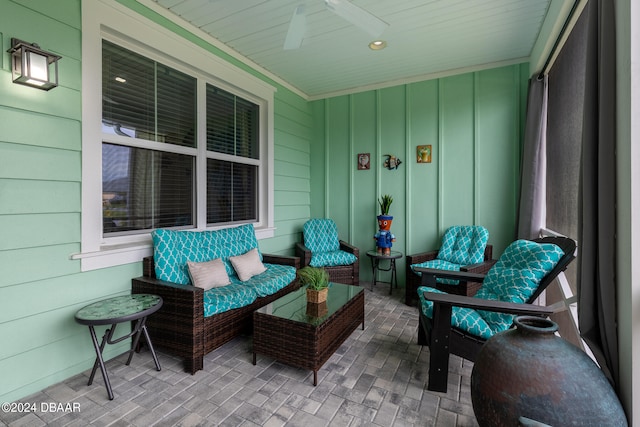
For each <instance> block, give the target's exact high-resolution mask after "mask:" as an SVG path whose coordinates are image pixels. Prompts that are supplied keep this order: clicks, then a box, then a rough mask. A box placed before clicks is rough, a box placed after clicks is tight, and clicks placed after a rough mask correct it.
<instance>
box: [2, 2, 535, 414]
mask: <svg viewBox="0 0 640 427" xmlns="http://www.w3.org/2000/svg"><path fill="white" fill-rule="evenodd" d="M120 3H122V4H124V5H125V6H127V7H129V8H131V9H132V10H134V11H135V12H136V13H139V14H141V15H143V16H145V17H147V18H149V19H151V20H153V21H155V22H157V23H160V24H161V25H163V26H165V27H166V28H169V29H171V30H172V31H175V32H176V33H177V34H180V35H181V36H183V37H185V38H186V39H188V40H191V41H193V42H194V43H197V44H199V45H200V46H203V47H204V48H206V49H208V50H210V51H211V52H212V53H214V54H216V55H218V56H220V57H223V58H225V59H226V60H228V61H229V62H231V63H233V64H234V65H236V66H238V67H239V68H242V69H243V70H245V71H248V72H250V73H252V74H254V75H256V76H259V77H260V78H262V79H264V80H265V81H268V82H270V83H271V84H273V85H274V86H276V87H277V89H278V90H277V92H276V95H275V117H274V120H275V132H274V136H275V153H274V154H275V225H276V227H277V230H276V236H275V237H274V238H272V239H268V240H262V241H260V246H261V249H262V250H263V251H265V252H275V253H282V254H292V253H293V245H294V243H295V242H297V241H298V240H299V239H300V232H301V229H302V224H303V223H304V221H306V219H308V218H309V217H317V216H331V217H333V218H335V219H336V221H337V223H338V226H339V228H340V232H341V237H342V238H345V239H348V240H351V241H353V242H355V243H356V244H357V245H358V246H359V247H360V248H361V249H362V250H363V251H365V250H366V249H369V248H373V234H374V232H375V227H376V221H375V214H376V213H377V204H376V198H377V197H378V195H380V194H382V193H391V194H393V195H394V197H395V202H394V205H393V206H392V213H393V214H394V215H395V216H396V220H395V222H394V226H393V230H394V233H395V234H396V237H397V242H396V243H395V246H394V247H395V248H396V249H399V250H401V251H403V252H405V253H407V252H417V251H419V250H423V249H428V248H432V247H434V246H435V245H437V242H438V237H439V234H440V232H441V230H442V229H443V228H444V227H446V226H447V225H450V224H452V223H455V222H470V223H473V222H475V223H482V224H485V225H487V226H488V227H489V230H490V232H491V236H492V237H491V241H492V243H494V244H495V245H496V247H497V249H498V250H499V251H500V250H501V249H502V248H503V247H504V246H505V244H506V242H508V241H509V240H511V238H512V235H513V228H514V218H515V210H516V198H517V197H516V196H517V191H516V189H517V182H518V160H517V159H518V154H519V146H520V143H519V141H520V134H521V130H520V126H521V119H522V116H523V113H522V112H523V109H522V105H523V102H524V100H523V95H522V93H523V92H522V87H523V85H525V83H526V78H525V77H524V72H523V69H524V68H525V67H523V66H513V67H506V68H501V69H496V70H489V71H483V72H479V73H473V74H466V75H461V76H455V77H449V78H444V79H439V80H432V81H426V82H421V83H415V84H410V85H404V86H397V87H393V88H389V89H383V90H378V91H369V92H364V93H359V94H356V95H350V96H343V97H337V98H332V99H327V100H324V101H315V102H307V101H305V100H304V99H302V98H301V97H299V96H297V95H296V94H294V93H293V92H291V91H289V90H288V89H287V88H285V87H283V86H281V85H279V84H277V83H276V82H273V81H271V80H269V79H268V78H267V77H264V76H262V75H260V73H259V72H257V71H255V70H251V69H250V68H249V67H248V66H246V65H244V64H242V63H240V62H239V61H237V60H235V59H233V58H230V57H228V56H227V55H226V54H224V53H222V52H220V51H219V50H217V49H216V48H215V47H213V46H210V45H207V44H206V43H204V42H203V41H202V40H199V39H197V38H196V37H195V36H193V35H192V34H190V33H188V32H186V31H184V30H181V29H180V28H176V27H175V25H174V24H172V23H170V22H167V21H166V20H164V19H163V18H161V17H159V16H157V15H155V14H154V13H153V12H151V11H150V10H148V9H147V8H145V7H144V6H142V5H140V4H139V3H137V2H135V1H134V0H120ZM11 37H18V38H21V39H24V40H27V41H34V42H38V43H40V44H41V46H42V47H43V48H45V49H49V50H52V51H54V52H56V53H58V54H60V55H62V56H63V59H62V60H61V61H60V87H58V88H56V89H54V90H52V91H50V92H43V91H39V90H36V89H32V88H28V87H24V86H20V85H15V84H13V83H11V76H10V74H11V73H10V65H9V55H8V53H6V50H7V49H8V48H9V44H10V39H11ZM0 41H1V42H2V54H1V55H0V236H2V239H0V266H1V267H2V275H0V338H1V340H2V345H0V378H2V381H0V401H13V400H18V399H20V398H22V397H25V396H27V395H29V394H31V393H33V392H36V391H38V390H41V389H42V388H44V387H46V386H48V385H50V384H53V383H56V382H59V381H61V380H63V379H66V378H68V377H69V376H72V375H74V374H77V373H79V372H82V371H85V370H87V369H90V367H91V365H92V363H93V357H94V354H93V350H92V347H91V345H90V342H89V334H88V332H87V330H86V328H85V327H81V326H80V325H77V324H76V323H75V322H74V320H73V315H74V313H75V312H76V311H77V310H78V309H79V308H80V307H82V306H84V305H86V304H88V303H90V302H93V301H95V300H97V299H102V298H105V297H109V296H115V295H120V294H125V293H127V292H129V290H130V279H131V278H132V277H135V276H138V275H140V274H141V270H142V269H141V264H140V263H134V264H128V265H123V266H120V267H116V268H109V269H102V270H96V271H92V272H86V273H81V272H80V262H79V261H77V260H75V261H74V260H70V259H69V255H70V254H72V253H77V252H80V240H81V235H80V221H81V168H82V164H81V150H82V141H81V125H82V124H81V108H82V105H81V98H82V94H81V84H80V82H81V61H82V58H81V41H82V33H81V1H80V0H56V1H55V2H47V1H35V0H0ZM419 144H432V145H433V147H434V152H433V154H434V155H433V163H431V164H427V165H425V164H416V163H415V158H414V157H415V146H416V145H419ZM361 152H370V153H371V154H372V162H371V166H372V167H371V169H370V170H368V171H358V170H357V167H356V160H355V159H356V154H357V153H361ZM388 153H389V154H394V155H397V156H398V157H400V159H402V161H403V163H402V165H401V166H400V168H399V169H398V170H394V171H389V170H383V169H382V167H381V165H382V161H383V158H384V154H388ZM403 267H404V264H403V262H402V261H401V262H400V263H399V269H400V270H402V269H403ZM361 274H362V277H363V279H364V280H368V279H370V273H369V264H368V261H367V260H366V259H365V260H363V262H362V272H361ZM402 276H403V274H402V273H401V283H402V281H403V277H402ZM127 347H128V344H127V343H122V344H121V345H119V346H112V347H110V348H109V349H108V356H113V355H115V354H118V353H121V352H123V351H125V350H126V349H127Z"/></svg>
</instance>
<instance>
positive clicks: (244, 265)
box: [229, 248, 267, 282]
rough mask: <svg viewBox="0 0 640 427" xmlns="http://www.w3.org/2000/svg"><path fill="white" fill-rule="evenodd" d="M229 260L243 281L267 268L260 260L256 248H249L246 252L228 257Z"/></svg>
mask: <svg viewBox="0 0 640 427" xmlns="http://www.w3.org/2000/svg"><path fill="white" fill-rule="evenodd" d="M229 261H231V265H233V268H234V269H235V270H236V273H237V274H238V277H239V278H240V280H242V281H243V282H246V281H247V280H249V279H251V278H252V277H253V276H255V275H257V274H260V273H264V272H265V271H267V268H266V267H265V266H264V264H263V263H262V261H260V255H259V254H258V249H256V248H253V249H251V250H250V251H249V252H247V253H246V254H243V255H238V256H232V257H229Z"/></svg>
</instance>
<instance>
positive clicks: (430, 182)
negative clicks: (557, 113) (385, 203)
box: [311, 64, 528, 283]
mask: <svg viewBox="0 0 640 427" xmlns="http://www.w3.org/2000/svg"><path fill="white" fill-rule="evenodd" d="M527 73H528V65H527V64H521V65H514V66H508V67H503V68H497V69H491V70H486V71H480V72H475V73H468V74H462V75H456V76H451V77H446V78H441V79H436V80H429V81H424V82H419V83H412V84H408V85H402V86H396V87H391V88H387V89H381V90H375V91H369V92H363V93H358V94H355V95H345V96H340V97H335V98H330V99H325V100H319V101H314V102H313V111H314V119H315V129H316V131H317V132H316V133H315V134H314V138H315V139H314V146H313V148H312V152H313V154H314V157H313V159H314V161H313V163H312V166H311V174H312V177H313V179H312V180H311V183H312V187H311V190H312V191H311V192H312V208H311V214H312V216H329V217H332V218H334V219H335V221H336V223H337V224H338V229H339V232H340V237H341V238H343V239H348V240H349V241H351V242H353V243H354V244H356V245H357V246H358V247H359V248H360V250H361V252H362V253H363V254H364V252H366V251H367V250H369V249H373V248H374V247H375V243H374V241H373V235H374V233H375V231H376V229H377V222H376V218H375V216H376V215H377V214H378V205H377V203H376V200H377V198H378V197H379V196H380V195H382V194H387V193H389V194H391V195H393V197H394V202H393V205H392V207H391V214H393V216H394V222H393V226H392V231H393V233H394V234H395V236H396V242H395V243H394V246H393V247H394V249H396V250H399V251H402V252H403V253H404V254H407V253H417V252H421V251H424V250H429V249H435V248H437V247H438V245H439V241H440V236H441V235H442V232H443V231H444V229H445V228H446V227H448V226H450V225H454V224H481V225H484V226H486V227H487V228H488V229H489V233H490V243H492V244H493V245H494V248H495V254H496V256H498V255H499V254H500V253H501V252H502V251H503V250H504V248H505V247H506V245H507V244H508V243H509V242H511V241H512V240H513V239H514V237H515V221H516V214H517V204H518V187H519V156H520V147H521V139H522V127H523V120H524V108H525V102H526V86H527ZM424 144H431V145H432V148H433V156H432V163H429V164H425V163H417V162H416V146H418V145H424ZM358 153H370V154H371V169H369V170H358V169H357V155H358ZM386 154H392V155H394V156H397V157H399V158H400V159H401V160H402V162H403V163H402V164H401V165H400V167H399V168H398V169H396V170H388V169H385V168H384V167H383V163H384V159H385V155H386ZM404 268H405V265H404V260H400V261H399V262H398V272H399V277H400V283H403V281H404ZM360 274H361V278H362V279H363V280H370V279H371V273H370V264H369V260H368V259H367V258H366V257H363V261H362V263H361V271H360Z"/></svg>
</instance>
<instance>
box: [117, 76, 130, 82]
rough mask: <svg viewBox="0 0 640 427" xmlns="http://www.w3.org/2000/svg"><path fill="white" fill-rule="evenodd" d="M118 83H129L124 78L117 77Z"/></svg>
mask: <svg viewBox="0 0 640 427" xmlns="http://www.w3.org/2000/svg"><path fill="white" fill-rule="evenodd" d="M116 81H117V82H120V83H125V82H126V81H127V79H125V78H123V77H120V76H117V77H116Z"/></svg>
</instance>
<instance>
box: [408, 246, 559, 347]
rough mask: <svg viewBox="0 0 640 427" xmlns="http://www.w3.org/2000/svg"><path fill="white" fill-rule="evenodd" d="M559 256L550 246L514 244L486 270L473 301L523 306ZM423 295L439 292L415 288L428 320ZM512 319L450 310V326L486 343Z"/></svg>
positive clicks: (429, 311)
mask: <svg viewBox="0 0 640 427" xmlns="http://www.w3.org/2000/svg"><path fill="white" fill-rule="evenodd" d="M563 255H564V252H563V251H562V249H560V248H559V247H558V246H556V245H554V244H550V243H542V244H541V243H536V242H532V241H530V240H516V241H515V242H513V243H511V244H510V245H509V246H508V247H507V249H505V251H504V253H503V254H502V256H501V257H500V259H498V262H496V264H495V265H494V266H493V267H492V268H491V270H489V272H488V273H487V275H486V276H485V279H484V281H483V284H482V287H481V288H480V290H478V293H476V295H475V298H480V299H489V300H494V301H505V302H513V303H518V304H523V303H525V302H527V301H528V300H529V298H531V296H532V295H533V293H534V292H535V290H536V289H537V288H538V285H539V284H540V281H541V280H542V279H543V278H544V276H546V275H547V274H548V273H549V272H550V271H551V270H553V268H554V267H555V266H556V264H557V263H558V261H559V260H560V258H562V256H563ZM425 291H427V292H440V291H437V290H435V289H432V288H428V287H426V286H421V287H419V288H418V296H419V297H420V302H421V309H422V312H423V313H424V314H425V315H426V316H427V317H429V318H432V315H433V303H432V302H431V301H427V300H425V299H424V297H423V293H424V292H425ZM514 317H515V316H514V315H511V314H507V313H495V312H491V311H485V310H472V309H467V308H461V307H453V309H452V317H451V325H452V326H455V327H458V328H460V329H462V330H465V331H467V332H469V333H471V334H473V335H476V336H479V337H481V338H485V339H488V338H490V337H492V336H493V335H494V334H496V333H498V332H501V331H504V330H507V329H509V328H510V327H511V325H512V323H513V318H514Z"/></svg>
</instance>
